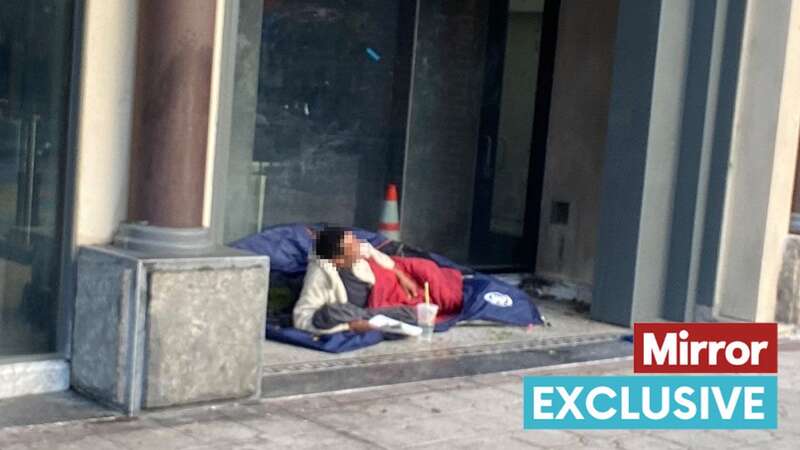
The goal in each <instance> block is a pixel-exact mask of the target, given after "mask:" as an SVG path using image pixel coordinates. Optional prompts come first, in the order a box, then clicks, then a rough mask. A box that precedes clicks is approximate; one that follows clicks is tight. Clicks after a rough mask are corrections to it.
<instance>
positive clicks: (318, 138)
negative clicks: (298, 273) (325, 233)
mask: <svg viewBox="0 0 800 450" xmlns="http://www.w3.org/2000/svg"><path fill="white" fill-rule="evenodd" d="M413 3H414V2H405V1H401V0H396V1H381V2H375V1H370V0H348V1H342V0H297V1H291V2H288V1H265V2H264V5H263V23H262V32H261V51H260V58H259V59H260V61H259V75H258V94H257V98H258V100H257V106H256V123H255V139H254V144H253V150H252V155H249V158H250V160H249V162H248V166H249V167H247V173H246V174H243V173H242V171H241V164H238V163H237V161H236V158H237V157H238V156H237V155H236V154H234V153H233V152H234V149H232V154H231V158H232V160H231V162H230V164H229V171H228V178H227V180H226V183H227V188H226V189H228V190H229V191H230V192H233V190H236V189H238V190H239V191H241V192H247V195H246V196H244V197H242V199H243V201H244V203H245V204H243V202H235V203H230V204H228V205H226V218H225V220H226V225H225V228H226V229H225V233H224V239H225V240H226V241H230V240H232V239H236V238H239V237H242V236H243V235H245V234H249V233H253V232H255V231H257V230H259V229H262V228H264V227H266V226H270V225H275V224H282V223H292V222H327V223H331V224H337V225H344V226H358V227H363V228H369V229H375V228H376V227H377V225H378V222H379V220H380V214H381V208H382V202H383V196H384V191H385V188H386V185H387V184H388V183H397V184H400V183H401V182H402V171H403V147H404V142H405V141H404V139H405V122H406V116H407V109H406V108H407V103H408V83H409V77H410V65H411V47H412V44H413V22H414V16H413V14H414V12H413ZM242 20H244V19H242V18H240V24H241V22H242ZM235 167H239V172H234V168H235Z"/></svg>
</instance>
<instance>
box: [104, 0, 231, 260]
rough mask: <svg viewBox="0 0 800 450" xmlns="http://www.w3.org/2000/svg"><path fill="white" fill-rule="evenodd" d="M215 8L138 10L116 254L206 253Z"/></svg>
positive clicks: (186, 5)
mask: <svg viewBox="0 0 800 450" xmlns="http://www.w3.org/2000/svg"><path fill="white" fill-rule="evenodd" d="M216 3H217V2H215V1H196V0H170V1H163V0H141V1H140V2H139V22H138V27H139V32H138V51H137V64H136V65H137V71H136V86H135V106H134V118H133V138H132V151H131V170H130V174H131V179H130V195H129V205H128V222H130V223H129V224H126V225H124V226H123V227H121V229H120V232H119V233H118V235H117V239H116V241H117V244H118V245H120V246H123V247H128V248H139V249H144V250H150V249H158V248H168V249H172V250H187V249H192V248H194V249H197V248H205V247H208V245H209V242H210V240H209V239H208V232H207V230H204V229H203V228H202V225H203V223H202V222H203V198H204V186H205V184H204V183H205V168H206V145H207V136H208V110H209V98H210V90H211V66H212V58H213V50H214V20H215V9H216ZM143 224H146V225H149V227H143V226H142V225H143Z"/></svg>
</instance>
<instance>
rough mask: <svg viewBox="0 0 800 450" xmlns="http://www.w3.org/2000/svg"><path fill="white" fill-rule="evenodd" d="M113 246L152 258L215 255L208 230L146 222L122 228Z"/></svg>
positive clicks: (120, 227)
mask: <svg viewBox="0 0 800 450" xmlns="http://www.w3.org/2000/svg"><path fill="white" fill-rule="evenodd" d="M114 245H115V246H116V247H119V248H124V249H128V250H131V251H136V252H147V253H149V254H150V255H165V254H173V255H194V256H201V255H203V254H209V253H213V247H214V243H213V241H212V240H211V231H210V230H209V229H208V228H165V227H156V226H152V225H147V224H144V223H123V224H122V225H120V226H119V230H118V231H117V234H116V236H114ZM165 256H168V255H165Z"/></svg>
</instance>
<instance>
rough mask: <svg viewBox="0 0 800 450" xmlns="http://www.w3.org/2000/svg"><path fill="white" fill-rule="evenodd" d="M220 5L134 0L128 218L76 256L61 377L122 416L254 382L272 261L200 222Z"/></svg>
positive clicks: (252, 390) (216, 397)
mask: <svg viewBox="0 0 800 450" xmlns="http://www.w3.org/2000/svg"><path fill="white" fill-rule="evenodd" d="M222 3H223V2H221V1H217V0H140V1H139V6H140V9H139V21H138V51H137V53H138V55H137V62H136V67H137V69H136V83H135V84H136V86H135V95H134V98H135V100H134V102H135V105H134V119H133V122H134V124H133V133H132V134H133V138H132V156H131V170H130V174H131V180H130V196H129V197H130V204H129V210H128V219H129V221H130V222H129V223H127V224H124V225H123V226H121V227H120V230H119V231H118V233H117V236H116V238H115V245H114V246H107V245H104V246H89V247H82V248H81V249H80V252H79V254H78V261H77V266H78V274H77V282H76V284H77V289H76V296H75V297H76V298H75V312H74V324H73V339H72V361H71V371H72V373H71V377H70V380H71V385H72V387H73V388H74V389H75V390H77V391H79V392H82V393H84V394H86V395H88V396H90V397H93V398H96V399H98V400H100V401H101V402H102V403H104V404H106V405H111V406H116V407H118V408H119V409H121V410H122V411H124V412H125V413H127V414H130V415H134V414H137V413H138V412H139V411H140V410H141V409H148V408H163V407H168V406H176V405H185V404H191V403H197V402H208V401H221V400H230V399H241V398H248V397H255V396H258V394H259V391H260V386H261V363H262V361H261V357H262V342H263V340H264V325H265V322H266V310H267V305H266V303H267V292H268V283H269V261H268V258H267V257H266V256H259V255H253V254H250V253H246V252H242V251H238V250H234V249H231V248H227V247H222V246H216V247H215V246H213V245H212V244H211V243H212V240H211V239H210V232H209V230H208V229H206V228H203V199H204V198H203V197H204V195H205V193H204V187H205V184H204V177H205V172H206V167H205V166H206V140H207V134H208V132H209V123H208V122H209V97H210V91H211V65H212V55H213V54H214V52H220V59H222V60H224V58H223V56H224V57H227V56H228V55H225V53H224V51H225V50H224V49H223V47H222V45H220V46H219V47H218V48H214V44H215V41H214V32H215V22H216V21H217V20H219V21H221V22H220V27H219V28H221V29H222V32H223V33H226V32H230V29H228V30H226V29H225V26H228V27H230V26H232V25H231V22H232V21H231V20H229V19H230V14H232V12H231V11H232V10H235V8H232V6H236V5H234V4H231V3H229V4H228V5H227V7H226V8H225V9H224V10H222V9H221V10H220V11H215V6H216V5H217V4H220V5H221V4H222ZM229 8H230V10H229ZM223 24H224V25H223ZM217 43H219V42H217Z"/></svg>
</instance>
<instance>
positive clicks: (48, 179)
mask: <svg viewBox="0 0 800 450" xmlns="http://www.w3.org/2000/svg"><path fill="white" fill-rule="evenodd" d="M72 11H73V3H72V2H71V1H66V0H5V1H4V2H3V6H2V8H0V357H2V356H8V355H20V354H31V353H47V352H54V351H56V342H55V336H56V320H57V310H58V308H57V302H58V298H59V295H58V294H59V286H58V275H59V270H58V269H59V255H60V253H59V248H60V243H61V235H60V229H61V226H60V224H61V220H62V217H63V214H62V211H61V198H62V187H63V185H64V173H63V169H62V167H63V161H64V156H65V153H66V151H67V148H66V126H67V107H68V98H69V95H68V94H69V75H70V66H71V55H70V50H71V46H72Z"/></svg>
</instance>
